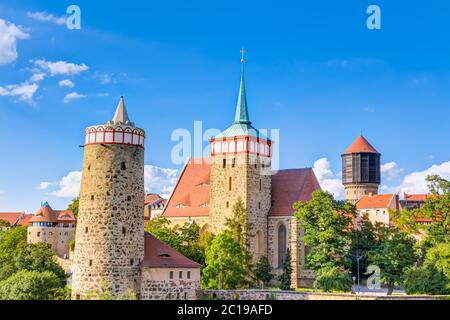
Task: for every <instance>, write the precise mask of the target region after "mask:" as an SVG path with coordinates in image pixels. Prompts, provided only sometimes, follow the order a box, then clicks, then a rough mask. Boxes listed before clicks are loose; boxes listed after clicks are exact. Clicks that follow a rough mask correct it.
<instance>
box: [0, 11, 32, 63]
mask: <svg viewBox="0 0 450 320" xmlns="http://www.w3.org/2000/svg"><path fill="white" fill-rule="evenodd" d="M29 38H30V35H29V34H28V33H26V32H25V31H23V30H22V29H21V28H20V27H18V26H16V25H15V24H13V23H11V22H8V21H5V20H3V19H0V65H2V64H9V63H12V62H14V61H16V60H17V57H18V54H17V40H24V39H29Z"/></svg>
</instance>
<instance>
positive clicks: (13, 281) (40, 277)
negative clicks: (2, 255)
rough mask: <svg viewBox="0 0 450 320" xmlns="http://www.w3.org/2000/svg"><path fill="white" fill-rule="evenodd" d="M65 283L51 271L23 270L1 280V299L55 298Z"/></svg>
mask: <svg viewBox="0 0 450 320" xmlns="http://www.w3.org/2000/svg"><path fill="white" fill-rule="evenodd" d="M63 288H64V284H63V283H62V282H61V279H59V278H58V276H57V275H55V274H54V273H52V272H50V271H44V272H38V271H29V270H21V271H19V272H16V273H15V274H14V275H12V276H11V277H9V278H8V279H6V280H3V281H0V300H55V299H59V298H61V290H63Z"/></svg>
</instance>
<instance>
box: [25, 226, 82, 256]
mask: <svg viewBox="0 0 450 320" xmlns="http://www.w3.org/2000/svg"><path fill="white" fill-rule="evenodd" d="M27 230H28V234H27V242H28V243H40V242H42V243H48V244H50V245H51V248H52V251H53V252H54V253H55V254H56V255H57V256H59V257H64V255H66V257H68V256H69V251H70V250H69V242H70V241H71V240H72V239H73V237H74V236H75V228H60V227H33V226H29V227H28V229H27Z"/></svg>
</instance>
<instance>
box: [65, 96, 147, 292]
mask: <svg viewBox="0 0 450 320" xmlns="http://www.w3.org/2000/svg"><path fill="white" fill-rule="evenodd" d="M144 138H145V133H144V130H142V129H139V128H137V127H135V126H134V124H133V123H132V122H130V120H129V118H128V114H127V110H126V108H125V103H124V100H123V97H122V98H121V99H120V102H119V105H118V106H117V110H116V113H115V115H114V118H113V119H112V120H111V121H109V122H108V123H106V124H105V125H95V126H91V127H88V128H87V129H86V130H85V144H84V161H83V172H82V178H81V190H80V204H79V217H78V224H77V228H76V239H75V255H74V264H73V275H72V298H73V299H82V298H83V297H84V296H87V295H89V294H92V293H95V292H102V291H103V289H104V288H108V290H109V291H110V292H111V294H112V296H113V298H115V297H117V295H118V294H120V293H124V292H126V291H127V290H128V289H131V290H133V291H134V292H135V293H136V294H139V292H140V279H141V261H142V259H143V256H144V219H143V214H144Z"/></svg>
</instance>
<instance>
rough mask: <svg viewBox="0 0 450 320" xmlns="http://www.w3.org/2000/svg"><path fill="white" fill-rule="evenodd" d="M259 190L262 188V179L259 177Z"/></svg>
mask: <svg viewBox="0 0 450 320" xmlns="http://www.w3.org/2000/svg"><path fill="white" fill-rule="evenodd" d="M261 190H262V180H261V179H259V191H261Z"/></svg>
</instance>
